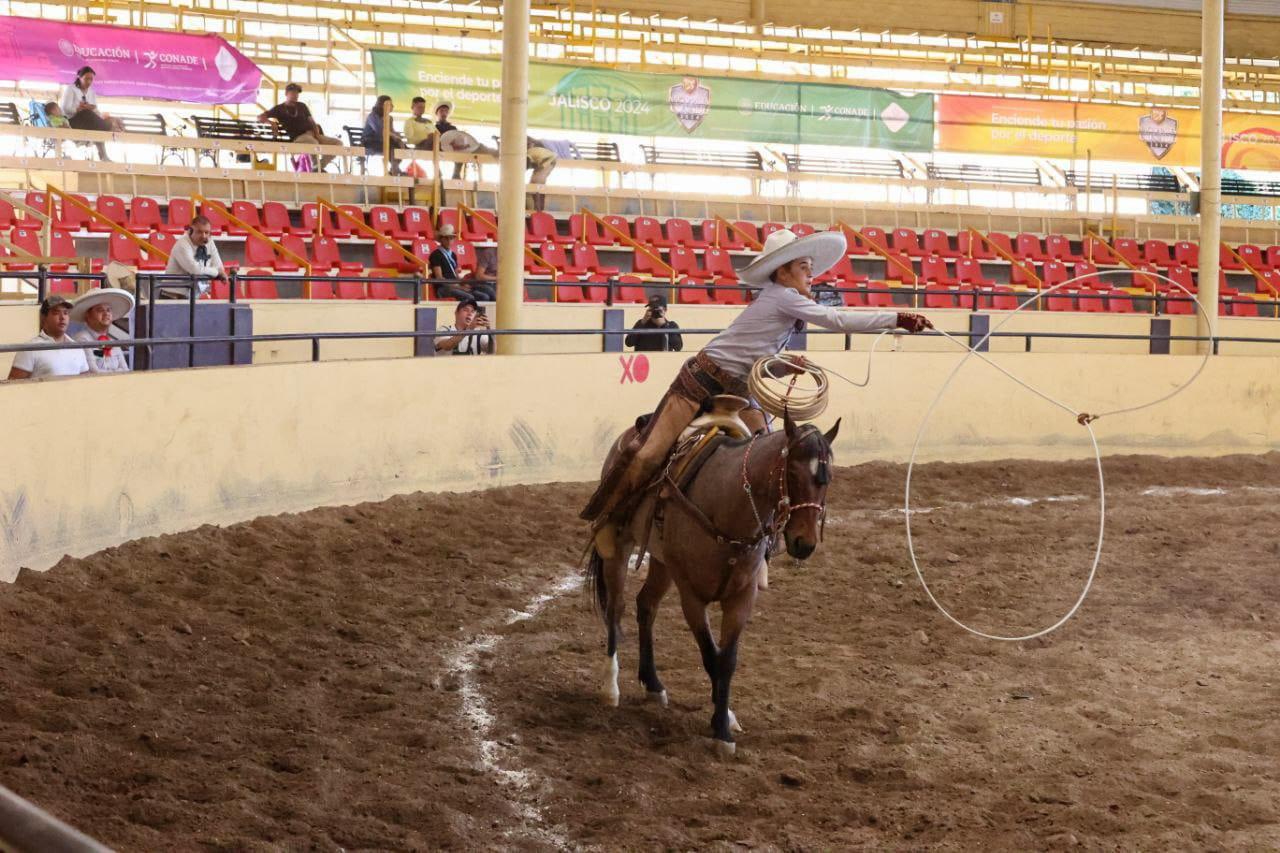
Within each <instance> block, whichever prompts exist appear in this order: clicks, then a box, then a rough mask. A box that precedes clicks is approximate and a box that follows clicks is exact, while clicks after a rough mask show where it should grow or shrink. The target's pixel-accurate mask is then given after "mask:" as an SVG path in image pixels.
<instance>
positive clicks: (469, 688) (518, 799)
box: [445, 569, 582, 848]
mask: <svg viewBox="0 0 1280 853" xmlns="http://www.w3.org/2000/svg"><path fill="white" fill-rule="evenodd" d="M580 586H582V573H581V571H580V570H578V569H574V570H573V571H572V572H571V573H570V574H567V575H564V576H563V577H561V578H560V579H559V580H557V581H556V582H555V583H554V584H552V586H551V588H550V589H549V590H547V591H546V592H541V593H538V594H537V595H535V596H534V597H533V598H532V599H530V600H529V602H528V603H527V604H525V606H524V608H523V609H521V610H514V609H512V610H508V611H507V616H506V618H505V619H504V620H502V624H501V627H506V626H509V625H514V624H516V623H518V622H524V621H526V620H529V619H533V618H534V617H536V616H537V615H538V614H539V613H541V612H542V611H543V610H545V609H546V607H547V605H549V604H551V603H552V602H554V601H555V600H556V599H558V598H561V597H563V596H565V595H567V594H568V593H570V592H573V591H574V590H575V589H577V588H579V587H580ZM494 621H496V620H494ZM498 627H499V626H497V625H493V626H492V627H490V628H489V629H487V630H486V629H482V630H481V632H480V633H478V634H475V635H474V636H472V637H471V639H470V640H467V641H465V642H462V643H460V644H459V645H458V647H457V648H456V649H454V651H453V652H451V653H450V654H449V655H447V656H446V657H445V670H446V672H447V673H448V674H449V675H451V676H453V677H454V678H456V679H457V683H458V698H459V702H460V703H461V716H462V722H463V727H464V728H465V729H467V730H468V731H469V732H471V738H472V740H474V741H475V747H476V753H477V755H478V756H479V759H480V767H481V769H482V770H484V772H486V773H488V774H489V775H491V776H493V777H494V779H496V780H497V782H498V783H499V784H500V785H502V786H504V787H507V788H511V789H512V790H513V792H514V794H515V797H514V799H513V800H512V803H513V805H515V806H516V807H517V809H518V811H519V814H520V817H521V819H522V820H523V821H524V824H525V825H524V826H523V827H522V830H523V831H524V832H526V833H528V834H531V835H533V836H536V837H537V838H538V839H539V840H541V841H545V842H546V843H547V844H549V845H551V846H554V847H557V848H565V847H568V846H569V840H568V838H566V837H565V836H564V835H563V834H562V833H561V832H560V831H559V829H558V828H557V827H554V826H550V825H548V823H547V820H546V816H545V815H544V814H543V813H542V809H541V808H539V807H538V805H537V802H536V799H535V797H534V794H535V792H536V790H537V788H538V787H539V783H540V782H541V779H540V778H539V777H538V776H537V774H536V773H534V772H533V771H531V770H527V769H522V768H518V767H517V768H512V767H510V766H504V765H509V764H510V763H511V761H510V760H509V759H508V760H507V761H505V762H504V759H503V756H502V754H501V751H502V744H501V743H500V742H499V741H498V740H497V739H496V738H495V735H494V728H495V727H496V725H497V718H496V717H495V716H494V714H493V712H492V711H490V710H489V702H488V699H487V698H486V697H485V695H484V692H483V691H482V690H481V689H480V685H479V683H478V682H477V680H476V675H475V673H476V669H477V667H478V664H479V661H480V658H481V657H482V656H484V655H488V654H492V653H493V652H494V650H495V649H496V648H497V646H498V644H499V643H500V642H501V641H502V637H501V636H500V635H499V634H497V633H494V631H495V629H496V628H498Z"/></svg>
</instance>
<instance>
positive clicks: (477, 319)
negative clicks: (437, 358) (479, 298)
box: [436, 297, 493, 355]
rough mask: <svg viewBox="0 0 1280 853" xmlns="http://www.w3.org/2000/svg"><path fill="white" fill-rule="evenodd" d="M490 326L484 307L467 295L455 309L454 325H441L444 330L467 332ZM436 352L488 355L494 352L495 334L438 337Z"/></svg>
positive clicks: (441, 329)
mask: <svg viewBox="0 0 1280 853" xmlns="http://www.w3.org/2000/svg"><path fill="white" fill-rule="evenodd" d="M487 328H489V318H488V316H486V315H485V312H484V307H483V306H481V305H480V304H479V303H477V302H476V301H475V300H474V299H472V298H470V297H467V298H466V299H463V300H462V301H461V302H459V303H458V307H457V308H455V309H453V325H451V326H441V327H440V331H442V332H467V331H471V330H472V329H487ZM436 352H448V353H450V354H452V355H487V354H489V353H492V352H493V335H451V336H450V337H447V338H436Z"/></svg>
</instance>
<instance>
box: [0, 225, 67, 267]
mask: <svg viewBox="0 0 1280 853" xmlns="http://www.w3.org/2000/svg"><path fill="white" fill-rule="evenodd" d="M52 233H53V234H59V233H65V232H59V231H57V230H55V231H53V232H52ZM9 242H10V243H12V244H13V247H14V248H15V249H18V250H19V251H18V252H14V253H12V254H13V255H14V256H19V253H25V254H28V255H35V256H37V257H39V256H41V255H43V254H44V250H43V249H41V248H40V234H39V233H38V232H36V231H34V230H33V229H31V228H27V227H26V226H24V225H15V226H14V227H13V229H12V230H11V231H10V232H9ZM54 254H56V253H54ZM5 268H6V269H9V270H19V271H25V270H33V269H35V268H36V267H35V264H28V263H10V264H8V266H6V267H5ZM50 269H53V267H50ZM57 269H58V270H60V271H65V270H66V269H68V267H67V265H66V264H61V265H59V266H58V268H57Z"/></svg>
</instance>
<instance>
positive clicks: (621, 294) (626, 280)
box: [613, 275, 649, 305]
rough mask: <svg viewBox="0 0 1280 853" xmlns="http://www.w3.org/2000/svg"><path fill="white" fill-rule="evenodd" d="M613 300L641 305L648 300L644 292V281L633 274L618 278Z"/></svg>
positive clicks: (647, 295)
mask: <svg viewBox="0 0 1280 853" xmlns="http://www.w3.org/2000/svg"><path fill="white" fill-rule="evenodd" d="M613 301H614V302H632V303H635V304H637V305H643V304H644V303H646V302H648V301H649V294H648V293H646V292H645V289H644V281H643V280H642V279H639V278H637V277H636V276H634V275H624V276H621V277H620V278H619V279H618V287H616V288H614V291H613Z"/></svg>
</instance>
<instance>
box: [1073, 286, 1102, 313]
mask: <svg viewBox="0 0 1280 853" xmlns="http://www.w3.org/2000/svg"><path fill="white" fill-rule="evenodd" d="M1076 307H1077V308H1078V310H1080V311H1085V312H1087V313H1090V314H1097V313H1100V312H1103V311H1106V310H1107V301H1106V299H1105V298H1103V295H1102V294H1101V293H1099V292H1098V291H1096V290H1093V289H1092V288H1088V287H1082V288H1080V290H1078V291H1077V292H1076Z"/></svg>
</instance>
